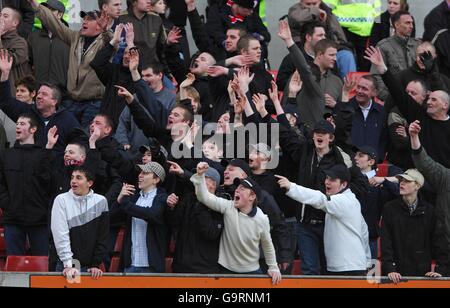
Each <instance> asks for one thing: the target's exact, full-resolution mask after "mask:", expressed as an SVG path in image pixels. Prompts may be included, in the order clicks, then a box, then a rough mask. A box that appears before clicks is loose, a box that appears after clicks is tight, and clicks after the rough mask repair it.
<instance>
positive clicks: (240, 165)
mask: <svg viewBox="0 0 450 308" xmlns="http://www.w3.org/2000/svg"><path fill="white" fill-rule="evenodd" d="M229 165H231V166H234V167H238V168H241V169H242V171H244V172H245V173H247V175H250V174H252V169H250V166H249V165H248V164H247V163H246V162H245V161H243V160H242V159H237V158H234V159H232V160H231V161H230V163H229Z"/></svg>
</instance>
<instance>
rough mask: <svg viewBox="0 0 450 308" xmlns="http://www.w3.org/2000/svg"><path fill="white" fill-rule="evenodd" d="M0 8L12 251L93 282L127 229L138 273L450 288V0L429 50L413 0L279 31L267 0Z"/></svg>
mask: <svg viewBox="0 0 450 308" xmlns="http://www.w3.org/2000/svg"><path fill="white" fill-rule="evenodd" d="M2 2H3V3H2V7H1V16H0V38H1V41H0V72H1V77H0V109H1V111H0V112H1V115H0V117H1V122H2V125H1V126H0V148H1V149H2V150H1V152H0V208H1V210H0V211H1V218H0V219H1V222H0V223H1V224H2V228H3V230H4V239H2V240H4V242H5V245H6V256H14V255H34V256H48V260H49V270H50V271H61V272H63V274H64V275H65V276H73V275H76V274H77V273H79V271H82V272H90V273H91V275H92V277H93V278H95V279H96V278H98V277H100V276H101V275H102V273H103V271H104V270H105V269H106V270H109V269H110V268H112V267H111V259H112V256H113V254H114V251H115V248H114V247H115V244H116V239H117V237H118V234H119V233H121V232H124V233H123V248H122V250H121V254H120V271H123V272H127V273H160V272H164V271H165V265H166V264H165V261H166V258H167V257H173V263H172V270H173V272H174V273H200V274H214V273H225V274H233V273H234V274H262V273H267V274H268V275H269V276H270V277H271V279H272V282H273V283H274V284H277V283H279V281H280V280H281V275H282V274H283V275H289V274H291V273H292V271H293V269H292V268H293V264H294V260H295V259H300V264H301V272H302V274H303V275H343V276H364V275H366V274H367V271H368V270H369V269H371V268H373V266H377V263H376V262H375V260H379V261H380V262H381V269H382V273H383V275H387V276H388V277H389V279H390V280H392V281H393V282H395V283H397V282H399V281H400V280H401V279H402V277H403V276H427V277H433V278H437V277H441V276H449V275H450V169H449V168H450V160H449V158H448V157H449V155H450V119H449V105H450V96H449V89H450V79H449V77H450V31H448V28H449V26H450V0H446V1H443V2H442V3H441V4H440V5H439V6H437V7H435V8H434V9H433V10H432V11H431V12H430V13H429V14H428V15H427V17H426V18H425V20H424V21H423V23H424V27H425V33H424V34H423V36H422V39H417V38H415V37H416V36H419V34H416V31H415V25H416V23H418V22H420V23H422V21H418V20H414V18H413V16H412V15H411V14H410V13H409V7H408V3H407V1H406V0H388V1H387V8H388V9H387V11H386V12H384V13H381V12H380V10H381V4H382V3H381V2H380V0H366V1H341V0H323V1H321V0H300V1H299V2H298V3H296V4H294V5H293V6H291V7H290V8H289V9H288V11H287V15H286V16H283V17H281V18H280V21H279V25H278V33H277V36H278V37H279V38H274V36H275V34H274V33H270V32H269V31H268V29H267V27H266V25H265V21H264V20H265V12H264V7H265V1H264V0H261V1H258V0H228V1H226V0H208V6H207V8H206V12H199V11H198V10H197V8H196V0H183V1H182V0H127V3H126V8H123V7H122V1H121V0H99V1H98V5H99V6H98V10H95V11H81V12H80V13H79V14H80V17H81V19H82V24H81V29H80V30H79V31H75V30H72V29H70V28H69V26H68V24H67V22H66V20H65V15H64V14H65V13H67V12H66V9H67V6H68V4H67V2H68V1H64V0H62V1H57V0H48V1H44V0H41V1H38V0H3V1H2ZM187 21H189V24H190V29H191V32H192V33H191V34H192V37H193V41H194V42H195V47H196V49H198V52H196V53H195V54H193V55H191V54H190V48H191V49H193V47H194V46H189V43H188V40H187V33H186V28H185V26H186V24H187ZM273 39H281V40H282V41H283V42H284V43H285V45H286V48H287V51H288V55H287V56H286V57H285V58H284V59H283V60H282V63H281V66H280V67H279V68H278V69H277V70H271V67H270V63H269V61H268V59H269V55H268V50H269V49H268V45H269V43H270V41H271V40H273ZM280 60H281V59H280ZM254 124H256V125H254ZM251 128H253V129H251ZM180 153H181V154H180ZM123 230H124V231H123ZM169 247H170V248H169ZM78 262H79V264H80V267H77V266H75V265H76V264H77V263H78Z"/></svg>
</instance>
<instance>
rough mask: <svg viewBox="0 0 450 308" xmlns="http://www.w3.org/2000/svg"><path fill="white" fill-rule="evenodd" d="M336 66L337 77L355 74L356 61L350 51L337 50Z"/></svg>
mask: <svg viewBox="0 0 450 308" xmlns="http://www.w3.org/2000/svg"><path fill="white" fill-rule="evenodd" d="M336 65H337V67H338V69H339V76H340V77H341V78H344V77H345V76H347V74H348V73H350V72H356V71H357V70H356V61H355V56H354V55H353V52H351V51H350V50H345V49H343V50H339V51H338V53H337V59H336Z"/></svg>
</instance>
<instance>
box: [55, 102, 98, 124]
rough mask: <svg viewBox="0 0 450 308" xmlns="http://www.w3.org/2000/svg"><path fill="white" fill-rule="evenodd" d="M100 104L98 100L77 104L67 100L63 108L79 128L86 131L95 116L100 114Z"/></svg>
mask: <svg viewBox="0 0 450 308" xmlns="http://www.w3.org/2000/svg"><path fill="white" fill-rule="evenodd" d="M101 103H102V102H101V101H99V100H91V101H81V102H77V101H73V100H70V99H69V100H65V101H64V102H63V106H64V108H66V110H67V111H68V112H71V113H72V114H73V115H74V116H75V118H76V119H77V120H78V122H80V124H81V127H82V128H83V129H84V130H87V129H88V128H89V125H91V122H92V120H93V119H94V118H95V116H96V115H97V114H99V113H100V105H101Z"/></svg>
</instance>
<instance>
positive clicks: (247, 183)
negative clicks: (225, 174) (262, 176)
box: [233, 177, 262, 202]
mask: <svg viewBox="0 0 450 308" xmlns="http://www.w3.org/2000/svg"><path fill="white" fill-rule="evenodd" d="M233 184H234V185H236V186H239V185H242V186H244V187H246V188H248V189H251V190H253V192H254V193H255V195H256V198H257V199H258V202H259V201H261V195H262V191H261V187H260V186H259V184H258V183H256V181H255V180H254V179H252V178H250V177H247V178H245V179H242V180H241V179H239V178H235V179H234V181H233Z"/></svg>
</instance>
